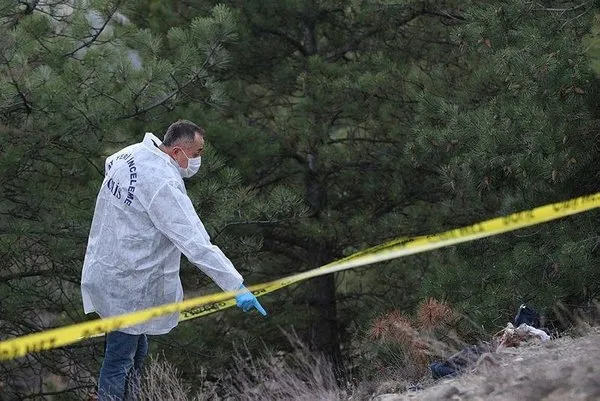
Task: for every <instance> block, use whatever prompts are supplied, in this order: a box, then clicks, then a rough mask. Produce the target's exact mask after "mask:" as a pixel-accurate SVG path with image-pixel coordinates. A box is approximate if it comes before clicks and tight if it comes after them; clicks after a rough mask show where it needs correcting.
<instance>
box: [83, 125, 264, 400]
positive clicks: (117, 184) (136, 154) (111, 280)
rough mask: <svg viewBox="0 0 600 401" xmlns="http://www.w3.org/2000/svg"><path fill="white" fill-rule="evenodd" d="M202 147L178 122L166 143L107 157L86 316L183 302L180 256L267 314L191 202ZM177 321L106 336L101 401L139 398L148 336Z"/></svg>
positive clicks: (148, 139)
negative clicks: (189, 184)
mask: <svg viewBox="0 0 600 401" xmlns="http://www.w3.org/2000/svg"><path fill="white" fill-rule="evenodd" d="M203 149H204V131H203V130H202V128H200V127H199V126H197V125H195V124H194V123H192V122H189V121H181V120H180V121H177V122H175V123H173V124H171V126H169V128H168V129H167V132H166V134H165V137H164V141H163V142H161V141H160V140H159V139H158V138H156V137H155V136H154V135H152V134H149V133H148V134H146V136H145V137H144V140H143V141H142V142H141V143H137V144H134V145H131V146H128V147H126V148H124V149H122V150H121V151H119V152H117V153H115V154H113V155H112V156H109V157H108V159H107V160H106V165H105V178H104V181H103V182H102V186H101V188H100V191H99V193H98V199H97V201H96V208H95V211H94V218H93V220H92V226H91V230H90V235H89V240H88V245H87V251H86V255H85V261H84V264H83V272H82V278H81V293H82V297H83V306H84V310H85V313H91V312H96V313H97V314H98V315H100V317H101V318H107V317H110V316H116V315H121V314H124V313H129V312H135V311H139V310H142V309H146V308H150V307H153V306H158V305H162V304H167V303H172V302H179V301H181V300H182V299H183V289H182V286H181V281H180V279H179V263H180V259H181V254H182V253H183V254H184V255H185V256H186V257H187V258H188V259H189V261H190V262H191V263H192V264H194V265H195V266H197V267H198V268H199V269H200V270H202V271H203V272H204V273H206V274H207V275H208V276H210V278H211V279H212V280H213V281H214V282H215V283H217V285H219V287H221V288H222V289H223V290H225V291H233V290H242V293H241V294H240V295H238V296H237V297H236V301H237V306H238V307H240V308H242V309H243V310H244V311H246V312H247V311H249V310H251V309H252V308H256V309H257V310H258V311H259V312H260V313H262V314H263V315H265V316H266V312H265V310H264V309H263V308H262V306H261V305H260V304H259V302H258V300H257V299H256V297H254V295H252V293H250V292H249V291H247V290H246V289H245V287H244V286H243V279H242V276H241V275H240V274H239V273H238V271H237V270H236V269H235V268H234V267H233V265H232V263H231V261H230V260H229V259H228V258H227V257H226V256H225V255H224V254H223V252H222V251H221V250H220V249H219V248H218V247H216V246H215V245H212V244H211V242H210V238H209V236H208V233H207V232H206V230H205V229H204V226H203V224H202V222H201V221H200V219H199V218H198V215H197V214H196V211H195V210H194V207H193V205H192V202H191V201H190V198H189V197H188V196H187V193H186V189H185V186H184V183H183V178H189V177H191V176H192V175H194V174H195V173H196V172H197V171H198V169H199V168H200V161H201V154H202V150H203ZM178 318H179V314H178V313H173V314H170V315H166V316H163V317H158V318H155V319H152V320H150V321H147V322H145V323H141V324H138V325H136V326H131V327H127V328H123V329H120V330H119V331H113V332H111V333H108V334H107V335H106V349H105V357H104V362H103V364H102V368H101V369H100V377H99V380H98V397H99V400H100V401H104V400H114V401H120V400H123V399H125V398H126V395H129V394H131V391H134V392H135V388H136V387H137V380H138V375H139V371H140V368H141V365H142V362H143V360H144V358H145V356H146V354H147V351H148V340H147V335H159V334H166V333H168V332H169V331H170V330H171V329H172V328H173V327H175V326H177V322H178Z"/></svg>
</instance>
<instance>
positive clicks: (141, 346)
mask: <svg viewBox="0 0 600 401" xmlns="http://www.w3.org/2000/svg"><path fill="white" fill-rule="evenodd" d="M147 353H148V337H147V336H146V335H145V334H140V335H131V334H126V333H123V332H120V331H112V332H110V333H108V334H107V335H106V350H105V352H104V362H103V363H102V368H101V369H100V378H99V379H98V401H123V400H125V399H130V398H133V399H135V398H137V397H136V393H137V389H138V386H139V380H140V373H141V369H142V363H143V362H144V358H145V357H146V354H147Z"/></svg>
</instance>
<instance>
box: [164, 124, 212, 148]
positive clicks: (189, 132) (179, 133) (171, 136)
mask: <svg viewBox="0 0 600 401" xmlns="http://www.w3.org/2000/svg"><path fill="white" fill-rule="evenodd" d="M196 133H198V134H200V136H204V130H203V129H202V128H200V127H199V126H197V125H196V124H194V123H193V122H191V121H188V120H178V121H175V122H174V123H173V124H171V125H169V128H167V133H166V134H165V137H164V139H163V145H165V146H169V147H171V146H174V145H175V144H177V143H181V142H194V139H196Z"/></svg>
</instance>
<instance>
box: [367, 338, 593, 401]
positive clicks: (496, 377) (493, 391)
mask: <svg viewBox="0 0 600 401" xmlns="http://www.w3.org/2000/svg"><path fill="white" fill-rule="evenodd" d="M599 365H600V328H589V329H588V330H587V333H586V334H584V335H582V336H573V337H570V336H564V337H561V338H557V339H550V340H549V341H546V342H545V343H541V342H540V341H539V340H538V339H535V338H534V339H530V340H528V341H527V342H526V343H522V344H521V345H520V346H518V347H516V348H507V349H505V350H503V351H501V352H498V353H493V354H489V355H486V356H485V357H483V358H480V360H479V361H478V366H476V367H475V368H474V369H472V370H471V371H470V372H467V373H465V374H463V375H461V376H459V377H455V378H449V379H440V380H438V381H436V382H434V383H433V384H431V385H430V386H428V387H426V388H425V389H423V390H417V391H409V392H405V393H402V394H385V395H380V396H378V397H376V398H374V401H417V400H418V401H440V400H452V401H463V400H469V401H475V400H482V401H483V400H485V401H509V400H510V401H534V400H536V401H537V400H544V401H583V400H586V401H591V400H600V366H599Z"/></svg>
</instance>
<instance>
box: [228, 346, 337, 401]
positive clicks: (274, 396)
mask: <svg viewBox="0 0 600 401" xmlns="http://www.w3.org/2000/svg"><path fill="white" fill-rule="evenodd" d="M288 340H289V341H290V342H291V343H292V345H293V346H294V351H293V352H292V353H290V354H287V355H282V354H274V353H271V352H268V351H267V352H266V354H265V356H263V357H261V358H260V359H249V360H248V359H247V358H244V357H243V356H242V355H241V354H240V355H238V356H237V357H236V365H237V366H238V368H237V369H236V370H235V371H234V372H233V373H232V374H231V376H230V377H229V378H228V380H227V381H226V384H227V387H228V388H229V389H230V394H229V396H230V397H231V399H232V400H239V401H283V400H289V401H314V400H320V401H338V400H341V399H346V398H345V392H344V391H343V390H342V389H340V386H339V385H338V383H337V381H336V377H335V375H334V370H333V366H332V364H331V363H330V362H329V360H327V359H326V358H325V357H324V356H323V355H321V354H319V353H316V352H313V351H311V350H310V349H309V348H308V347H307V346H306V345H305V344H303V343H302V342H301V341H300V340H299V339H298V338H297V337H296V336H295V335H289V336H288Z"/></svg>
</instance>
